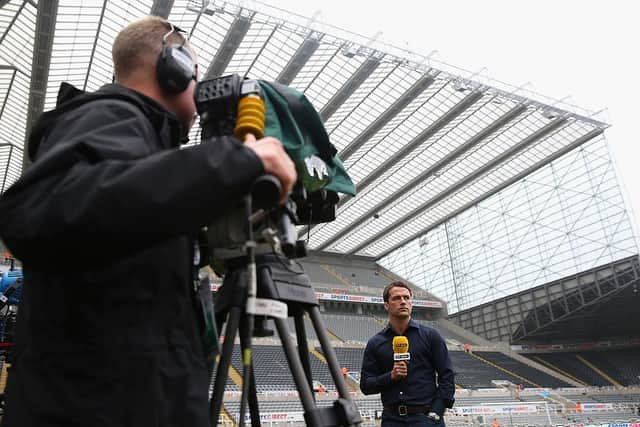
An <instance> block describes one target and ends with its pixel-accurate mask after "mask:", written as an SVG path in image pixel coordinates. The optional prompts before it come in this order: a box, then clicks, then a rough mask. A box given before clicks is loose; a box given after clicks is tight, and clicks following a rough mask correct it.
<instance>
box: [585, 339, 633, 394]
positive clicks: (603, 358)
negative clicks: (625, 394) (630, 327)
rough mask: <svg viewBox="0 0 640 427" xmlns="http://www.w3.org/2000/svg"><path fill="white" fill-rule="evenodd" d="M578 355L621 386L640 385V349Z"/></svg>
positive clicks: (611, 350) (612, 350)
mask: <svg viewBox="0 0 640 427" xmlns="http://www.w3.org/2000/svg"><path fill="white" fill-rule="evenodd" d="M580 355H581V356H582V357H583V358H584V359H585V360H588V361H589V362H590V363H593V364H594V366H597V367H598V368H599V369H600V370H602V371H603V373H605V374H606V375H608V376H609V377H611V379H613V381H615V382H617V383H619V384H620V385H622V386H629V385H638V384H640V363H639V361H640V348H626V349H610V350H607V351H589V352H586V351H585V352H581V353H580Z"/></svg>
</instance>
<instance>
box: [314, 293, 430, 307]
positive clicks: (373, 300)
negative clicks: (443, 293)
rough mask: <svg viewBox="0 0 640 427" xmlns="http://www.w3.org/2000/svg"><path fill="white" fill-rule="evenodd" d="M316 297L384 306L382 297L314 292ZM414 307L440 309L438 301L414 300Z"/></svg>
mask: <svg viewBox="0 0 640 427" xmlns="http://www.w3.org/2000/svg"><path fill="white" fill-rule="evenodd" d="M316 297H317V298H318V299H319V300H325V301H326V300H329V301H345V302H362V303H368V304H384V301H383V300H382V297H373V296H364V295H350V294H333V293H329V292H316ZM411 304H412V305H413V306H414V307H428V308H442V304H441V303H440V301H430V300H421V299H414V300H412V301H411Z"/></svg>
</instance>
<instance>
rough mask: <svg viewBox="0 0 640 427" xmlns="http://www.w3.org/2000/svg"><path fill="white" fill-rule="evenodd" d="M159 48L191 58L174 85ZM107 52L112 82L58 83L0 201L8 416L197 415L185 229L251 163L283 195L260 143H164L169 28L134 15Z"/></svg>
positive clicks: (196, 347)
mask: <svg viewBox="0 0 640 427" xmlns="http://www.w3.org/2000/svg"><path fill="white" fill-rule="evenodd" d="M166 47H174V48H175V49H177V50H179V51H180V52H179V53H180V54H182V57H181V58H178V59H179V60H180V61H181V64H182V65H184V64H187V66H188V67H192V70H190V69H187V72H191V73H192V76H188V77H187V81H186V83H185V85H186V88H183V90H181V91H179V92H178V93H175V91H174V90H167V81H163V80H162V79H161V76H160V75H159V74H160V72H158V73H157V72H156V71H157V69H159V68H158V67H160V65H158V62H159V61H160V60H161V58H162V56H163V55H162V53H163V52H164V49H165V48H166ZM112 55H113V62H114V66H115V79H116V81H117V83H116V84H111V85H106V86H104V87H102V88H101V89H100V90H99V91H97V92H95V93H93V94H85V93H82V92H80V91H78V90H76V89H72V88H70V87H69V86H67V87H66V88H65V90H61V93H60V95H59V97H58V104H59V105H58V107H57V108H56V109H55V110H54V111H52V112H48V113H45V114H43V115H42V116H41V118H40V120H39V123H37V124H36V125H35V126H34V128H33V129H32V132H31V135H30V143H29V155H30V157H31V158H32V159H33V160H34V163H33V165H32V166H31V168H30V169H29V170H27V171H26V173H25V174H24V175H23V176H22V178H21V179H20V180H19V181H18V182H17V183H16V184H15V185H14V186H13V187H12V188H10V189H9V190H8V191H7V192H6V193H5V194H4V195H3V196H2V198H1V199H0V236H1V237H2V239H3V240H4V241H5V243H6V244H7V246H8V247H9V248H10V249H11V251H12V252H13V253H14V254H15V255H16V257H18V258H19V259H20V260H21V261H22V262H23V264H24V271H25V285H24V294H23V301H22V304H21V306H20V310H19V315H18V325H17V329H18V330H17V343H16V353H15V358H14V363H13V365H12V367H11V370H10V374H9V379H8V386H7V415H6V418H5V420H4V422H5V423H4V425H5V426H8V427H12V426H36V425H37V426H72V425H73V426H92V427H102V426H147V425H149V426H182V425H184V426H193V427H204V426H209V425H211V424H210V422H209V420H208V402H207V398H208V394H207V392H208V381H209V378H208V376H207V368H206V365H205V355H204V351H203V345H202V342H201V339H200V338H201V334H202V328H203V320H202V313H201V312H200V309H199V307H200V303H199V301H198V300H197V295H196V293H195V291H194V279H195V277H194V272H196V270H197V269H196V268H194V259H196V258H197V257H198V250H197V246H195V241H196V235H197V232H198V230H199V229H200V228H201V227H202V226H204V225H206V224H208V223H209V222H210V221H211V220H212V219H213V218H215V217H216V216H218V215H221V214H223V213H224V212H225V210H226V209H228V208H229V207H230V206H231V204H232V203H233V202H234V201H236V200H238V199H239V198H240V197H241V196H242V195H244V194H246V193H247V192H248V191H249V189H250V186H251V183H252V182H253V181H254V180H255V179H256V178H257V177H258V176H260V175H261V174H264V173H265V172H266V173H270V174H273V175H275V176H276V177H278V178H279V179H280V180H281V181H282V184H283V188H284V189H285V191H284V193H285V194H283V195H282V198H283V200H284V198H286V196H287V194H288V193H289V191H290V189H291V187H292V185H293V183H294V182H295V180H296V173H295V168H294V165H293V162H292V161H291V160H290V159H289V157H288V156H287V155H286V153H285V151H284V149H283V148H282V145H281V144H280V143H279V142H278V141H277V140H275V139H273V138H264V139H261V140H258V141H256V140H255V139H254V138H251V137H249V138H247V141H245V144H244V145H243V144H241V143H240V142H239V141H238V140H236V139H234V138H233V137H223V138H217V139H213V140H211V141H208V142H206V143H204V144H200V145H197V146H194V147H188V148H185V149H179V148H178V147H179V144H180V141H181V138H182V137H184V136H185V135H186V134H187V132H188V131H189V129H190V127H191V125H192V124H193V121H194V116H195V111H196V109H195V102H194V96H193V93H194V87H195V84H196V82H195V80H196V78H197V67H196V65H195V64H196V56H195V53H194V52H193V50H192V48H191V47H190V45H189V43H188V42H187V41H186V39H185V38H184V36H183V35H182V34H181V32H180V30H177V29H175V28H174V27H173V26H172V25H171V24H169V23H168V22H166V21H164V20H162V19H161V18H157V17H147V18H144V19H142V20H139V21H137V22H134V23H132V24H130V25H128V26H127V27H126V28H124V29H123V30H122V31H121V32H120V33H119V34H118V36H117V37H116V39H115V41H114V44H113V49H112ZM192 64H193V65H192Z"/></svg>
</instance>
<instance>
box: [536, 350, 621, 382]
mask: <svg viewBox="0 0 640 427" xmlns="http://www.w3.org/2000/svg"><path fill="white" fill-rule="evenodd" d="M525 356H527V357H529V358H531V359H533V360H542V361H544V362H546V365H547V366H549V367H551V368H556V369H557V370H559V371H560V372H566V373H568V374H570V375H571V376H573V377H575V378H577V379H578V380H580V381H582V382H583V383H585V384H587V385H591V386H600V387H606V386H610V385H611V383H609V382H607V381H606V380H605V379H604V378H602V377H601V376H599V375H598V374H597V373H596V372H595V371H593V370H592V369H591V368H589V367H588V366H586V365H585V364H584V363H581V362H580V360H579V359H578V358H577V357H576V356H577V354H576V353H573V352H567V353H529V354H525Z"/></svg>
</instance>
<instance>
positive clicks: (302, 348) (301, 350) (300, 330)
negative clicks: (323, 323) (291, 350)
mask: <svg viewBox="0 0 640 427" xmlns="http://www.w3.org/2000/svg"><path fill="white" fill-rule="evenodd" d="M293 320H294V322H295V326H296V337H297V341H298V354H299V355H300V361H301V362H302V368H303V369H304V373H305V375H306V377H307V381H308V382H309V387H311V390H313V377H312V375H311V362H310V361H309V347H307V332H306V330H305V327H304V318H303V313H301V312H298V313H296V314H295V315H294V316H293Z"/></svg>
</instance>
